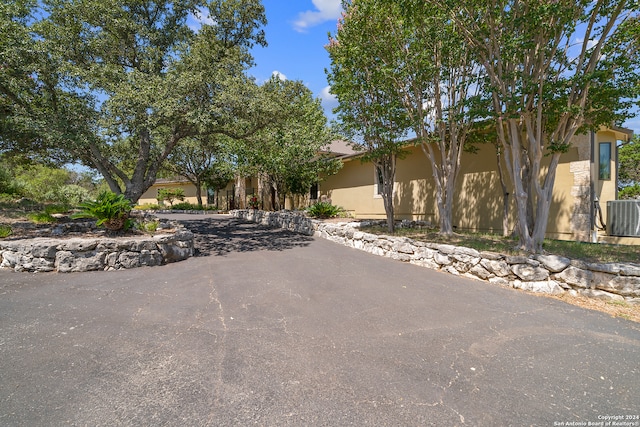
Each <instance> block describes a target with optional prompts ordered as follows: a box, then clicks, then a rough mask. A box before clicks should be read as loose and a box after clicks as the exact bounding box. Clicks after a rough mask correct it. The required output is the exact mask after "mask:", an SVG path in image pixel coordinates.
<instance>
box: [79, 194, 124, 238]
mask: <svg viewBox="0 0 640 427" xmlns="http://www.w3.org/2000/svg"><path fill="white" fill-rule="evenodd" d="M131 206H132V203H131V201H129V200H127V199H125V198H124V195H122V194H115V193H112V192H110V191H105V192H102V193H100V195H99V196H98V198H97V199H96V201H95V202H85V203H81V204H80V206H79V208H80V212H78V213H76V214H74V215H73V216H72V218H95V219H96V220H97V221H96V225H97V226H99V227H100V226H104V227H105V228H106V229H107V230H111V231H119V230H128V229H129V228H131V226H132V225H133V221H131V220H130V219H129V213H130V212H131Z"/></svg>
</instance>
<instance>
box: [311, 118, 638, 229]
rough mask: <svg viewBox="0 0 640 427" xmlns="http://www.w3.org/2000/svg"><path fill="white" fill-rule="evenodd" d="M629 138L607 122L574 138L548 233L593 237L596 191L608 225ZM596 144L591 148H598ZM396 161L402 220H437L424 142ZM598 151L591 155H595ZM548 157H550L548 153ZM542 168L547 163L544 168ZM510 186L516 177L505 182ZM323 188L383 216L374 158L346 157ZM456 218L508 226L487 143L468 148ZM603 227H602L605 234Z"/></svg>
mask: <svg viewBox="0 0 640 427" xmlns="http://www.w3.org/2000/svg"><path fill="white" fill-rule="evenodd" d="M629 137H630V134H629V133H628V132H625V131H624V130H611V129H603V130H601V131H599V132H597V133H593V134H592V133H589V134H586V135H579V136H576V137H575V140H574V144H573V146H572V147H571V148H570V149H569V151H568V152H567V153H565V154H563V155H562V157H561V160H560V163H559V165H558V168H557V175H556V180H555V187H554V192H553V201H552V204H551V209H550V216H549V222H548V227H547V236H548V237H551V238H560V239H571V240H581V241H589V240H590V239H591V238H592V237H593V235H592V230H591V228H592V227H591V226H592V218H593V210H594V204H593V202H592V197H591V194H592V192H593V194H595V195H596V196H597V197H598V199H599V203H600V206H601V207H602V211H603V216H604V218H603V219H604V223H605V224H606V202H607V201H608V200H615V199H616V192H617V188H616V179H615V177H616V159H615V147H616V142H617V141H619V140H627V139H628V138H629ZM600 143H611V149H612V156H611V160H610V165H609V167H610V170H611V177H610V178H609V179H599V176H598V170H599V146H600ZM592 147H593V148H592ZM408 150H409V154H408V155H407V156H406V157H405V158H403V159H399V160H398V162H397V173H396V180H395V184H394V203H395V213H396V219H412V220H426V221H430V222H431V223H433V224H437V222H438V211H437V207H436V203H435V188H434V185H433V178H432V171H431V167H430V164H429V161H428V160H427V158H426V156H425V155H424V154H423V153H422V150H421V149H420V148H419V147H409V148H408ZM592 152H593V155H592ZM545 161H548V160H547V159H545ZM543 173H544V170H543ZM507 186H508V188H511V187H512V186H511V183H508V184H507ZM320 194H321V195H325V196H327V197H329V198H331V200H332V203H333V204H335V205H338V206H342V207H343V208H344V209H346V210H347V211H349V212H350V213H351V214H352V215H353V216H354V217H356V218H372V219H382V218H385V211H384V205H383V202H382V198H381V197H380V196H379V195H377V186H376V177H375V173H374V167H373V165H372V164H371V163H363V162H361V160H360V159H359V158H358V157H350V158H347V159H345V161H344V167H343V168H342V169H341V170H340V171H339V172H338V174H336V175H334V176H330V177H327V178H326V180H324V181H322V182H321V183H320ZM456 194H457V196H458V197H457V199H456V201H455V202H454V206H453V225H454V226H455V229H457V230H460V231H462V230H469V231H482V232H495V233H500V232H501V231H502V212H503V194H502V189H501V185H500V178H499V174H498V168H497V157H496V152H495V148H494V146H493V145H492V144H482V145H480V146H479V150H478V152H476V153H464V155H463V158H462V162H461V171H460V174H459V176H458V180H457V184H456ZM509 211H510V215H509V228H510V229H513V228H514V227H515V222H514V221H515V206H514V201H513V196H510V197H509ZM601 234H603V233H601Z"/></svg>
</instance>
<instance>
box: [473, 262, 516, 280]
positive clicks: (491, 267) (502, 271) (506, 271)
mask: <svg viewBox="0 0 640 427" xmlns="http://www.w3.org/2000/svg"><path fill="white" fill-rule="evenodd" d="M480 264H481V265H482V266H483V267H484V268H486V269H487V271H489V272H491V273H492V274H495V275H496V276H498V277H507V276H509V275H510V274H511V269H510V268H509V264H507V263H506V261H503V260H499V261H497V260H488V259H483V260H482V261H480Z"/></svg>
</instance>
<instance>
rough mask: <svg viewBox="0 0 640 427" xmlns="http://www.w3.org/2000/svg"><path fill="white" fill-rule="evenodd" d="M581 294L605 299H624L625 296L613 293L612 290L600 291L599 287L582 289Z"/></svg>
mask: <svg viewBox="0 0 640 427" xmlns="http://www.w3.org/2000/svg"><path fill="white" fill-rule="evenodd" d="M580 294H581V295H583V296H585V297H589V298H596V299H601V300H604V301H624V297H622V296H620V295H616V294H612V293H610V292H605V291H600V290H597V289H582V290H581V291H580Z"/></svg>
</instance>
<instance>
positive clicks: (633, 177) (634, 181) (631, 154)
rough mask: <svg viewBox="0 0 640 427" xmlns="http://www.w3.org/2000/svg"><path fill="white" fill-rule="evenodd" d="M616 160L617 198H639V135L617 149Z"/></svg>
mask: <svg viewBox="0 0 640 427" xmlns="http://www.w3.org/2000/svg"><path fill="white" fill-rule="evenodd" d="M618 160H619V164H618V184H619V188H618V190H619V193H618V197H619V198H620V199H637V198H640V135H635V136H634V138H633V139H632V140H631V142H629V143H628V144H624V145H622V146H621V147H620V148H619V150H618Z"/></svg>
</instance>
